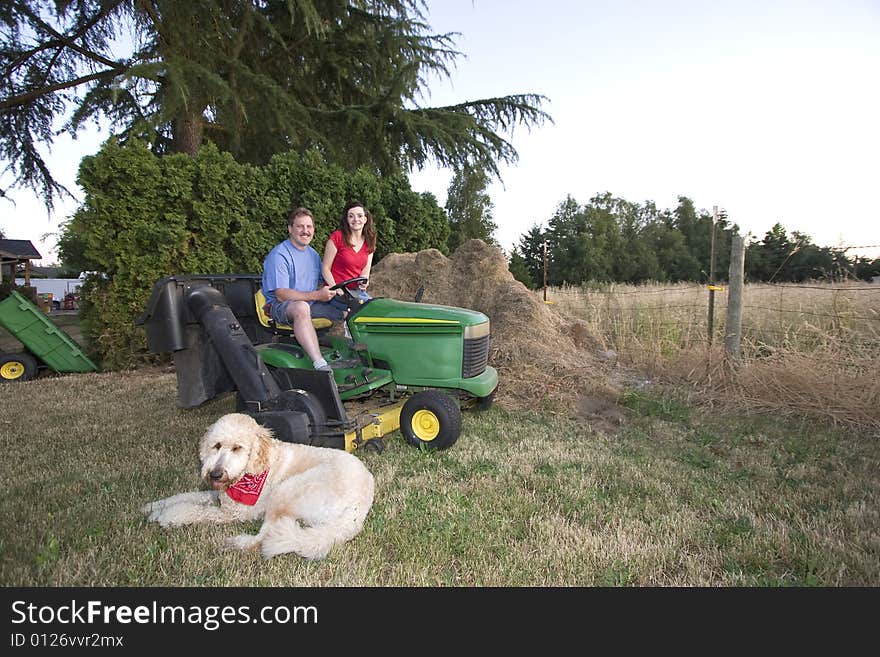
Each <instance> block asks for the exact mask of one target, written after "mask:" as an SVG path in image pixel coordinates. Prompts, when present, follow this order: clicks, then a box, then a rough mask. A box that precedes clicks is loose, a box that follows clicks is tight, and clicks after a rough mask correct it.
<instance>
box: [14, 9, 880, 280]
mask: <svg viewBox="0 0 880 657" xmlns="http://www.w3.org/2000/svg"><path fill="white" fill-rule="evenodd" d="M427 4H428V12H427V16H426V18H427V22H428V24H429V25H430V26H431V28H432V30H433V31H434V32H436V33H446V32H456V33H458V34H457V36H455V46H456V49H457V50H459V51H460V52H461V53H462V56H461V57H459V59H458V60H457V63H456V66H455V68H454V69H453V71H452V75H451V78H450V79H448V80H437V79H432V80H431V81H430V85H429V89H428V90H427V94H426V97H425V98H423V99H421V104H422V105H425V106H442V105H447V104H453V103H457V102H462V101H465V100H476V99H480V98H491V97H495V96H504V95H509V94H517V93H536V94H541V95H543V96H545V97H546V98H547V101H546V102H545V104H544V106H543V109H544V110H545V111H546V112H547V113H548V114H550V116H551V117H552V118H553V122H552V123H547V124H545V125H543V126H542V127H537V128H533V129H531V130H528V129H526V128H524V127H522V126H519V127H517V128H515V129H514V131H513V133H512V134H509V135H507V136H508V138H509V139H510V141H511V143H512V144H513V146H514V148H515V149H516V150H517V152H518V154H519V159H518V161H517V162H516V163H515V164H512V165H510V166H502V167H501V181H495V182H493V183H492V185H491V186H490V187H489V190H488V193H489V196H490V198H491V199H492V202H493V218H494V221H495V223H496V224H498V227H499V228H498V231H497V232H496V234H495V238H496V239H497V240H498V242H499V244H500V245H501V246H502V247H503V248H504V249H505V250H508V251H509V250H510V248H511V247H512V246H514V245H515V244H517V243H518V242H519V239H520V237H521V236H522V235H523V234H525V233H526V232H527V231H528V230H529V229H530V228H531V227H532V226H534V225H541V226H546V225H547V222H548V221H549V219H550V217H551V216H552V215H553V212H554V210H555V209H556V207H557V206H558V205H559V204H560V203H561V202H562V201H563V200H565V198H566V197H567V196H569V195H570V196H572V197H573V198H574V199H576V200H577V201H578V202H579V203H581V204H584V203H587V202H588V201H589V199H590V198H591V197H593V196H595V195H596V194H600V193H604V192H610V193H611V194H612V195H614V196H616V197H619V198H624V199H626V200H627V201H630V202H634V203H644V202H645V201H653V202H654V203H655V204H656V205H657V206H658V208H661V209H667V208H668V209H673V208H675V207H676V206H677V204H678V197H679V196H686V197H688V198H690V199H691V200H692V201H693V202H694V205H695V206H696V208H697V209H698V210H707V211H710V212H711V210H712V208H713V207H714V206H717V207H719V208H721V209H724V210H726V211H727V214H728V219H729V221H731V222H733V223H735V224H737V225H738V226H739V227H740V230H741V232H742V234H743V235H745V236H747V237H749V238H751V239H760V238H761V237H763V235H764V234H765V233H766V232H767V231H768V230H770V228H771V227H772V226H773V225H774V224H775V223H777V222H778V223H781V224H782V225H783V226H784V227H785V228H786V230H787V231H788V232H789V235H790V234H791V233H792V232H793V231H799V232H802V233H806V234H807V235H809V236H810V237H811V238H812V239H813V242H814V243H816V244H818V245H820V246H835V247H840V246H844V247H856V246H865V247H871V248H867V249H850V250H849V251H848V254H849V255H864V256H868V257H872V258H873V257H880V206H878V204H877V196H878V194H877V192H880V159H878V158H880V120H878V117H880V85H878V71H880V0H679V1H677V2H676V1H672V0H547V1H546V2H543V3H535V2H534V1H533V0H429V1H428V3H427ZM104 137H106V135H105V134H100V132H99V131H96V130H91V132H89V133H88V134H83V135H81V136H80V137H79V138H78V139H77V140H75V141H71V140H70V139H69V138H67V137H60V138H59V139H58V141H57V142H56V144H55V146H54V147H53V149H52V152H51V154H50V156H49V161H50V163H51V167H52V170H53V172H54V173H55V174H56V176H57V177H58V179H59V180H60V181H61V182H62V183H64V184H66V185H67V186H68V188H69V189H70V190H71V191H73V192H74V193H75V195H77V196H78V197H79V200H81V190H80V189H79V188H78V187H77V186H76V184H75V177H76V168H77V166H78V164H79V160H80V159H81V158H82V157H83V156H84V155H89V154H92V153H94V152H96V151H97V149H98V148H99V146H100V143H101V141H102V139H103V138H104ZM450 179H451V172H449V171H446V170H442V169H438V168H436V167H428V168H426V169H424V170H422V171H418V172H414V173H413V174H411V176H410V181H411V185H412V187H413V189H415V190H417V191H429V192H432V193H433V194H434V195H435V196H436V197H437V199H438V201H439V202H440V204H441V205H442V204H444V203H445V200H446V192H447V189H448V186H449V182H450ZM11 197H12V198H13V199H14V200H15V202H16V203H15V205H12V204H11V203H9V202H4V201H3V200H2V199H0V203H2V205H0V228H2V229H3V230H4V232H5V233H6V236H7V237H8V238H11V239H29V240H31V241H32V242H33V243H34V245H35V246H36V247H37V249H38V250H39V251H40V252H41V254H42V255H43V256H44V258H43V260H42V261H41V262H38V263H37V264H43V265H47V264H50V263H52V262H55V261H56V260H57V256H56V254H55V252H54V237H53V236H52V235H49V236H48V237H46V239H43V237H44V236H45V235H46V234H47V233H53V232H55V231H57V229H58V225H59V223H60V222H61V221H63V220H64V219H65V218H66V217H67V216H69V215H70V214H71V213H72V212H73V211H74V209H75V208H76V202H65V203H63V204H59V205H58V208H57V210H56V212H55V213H53V214H52V215H51V216H47V213H46V210H45V208H44V207H43V205H42V203H41V202H40V201H39V199H37V198H36V197H34V196H33V195H32V194H29V193H25V192H22V191H17V192H13V193H12V194H11Z"/></svg>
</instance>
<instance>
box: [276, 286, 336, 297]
mask: <svg viewBox="0 0 880 657" xmlns="http://www.w3.org/2000/svg"><path fill="white" fill-rule="evenodd" d="M335 296H336V292H334V291H332V290H331V289H330V288H329V287H327V286H322V287H319V288H318V289H317V290H312V291H311V292H300V291H299V290H291V289H290V288H289V287H277V288H275V298H276V299H277V300H278V301H330V299H332V298H333V297H335Z"/></svg>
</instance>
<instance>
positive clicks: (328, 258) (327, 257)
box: [321, 239, 336, 287]
mask: <svg viewBox="0 0 880 657" xmlns="http://www.w3.org/2000/svg"><path fill="white" fill-rule="evenodd" d="M335 259H336V245H335V244H334V243H333V240H332V239H328V240H327V244H326V245H325V246H324V259H323V260H322V261H321V275H322V276H323V277H324V282H325V283H327V285H329V286H330V287H333V286H334V285H336V281H334V280H333V274H331V273H330V268H331V267H332V266H333V261H334V260H335Z"/></svg>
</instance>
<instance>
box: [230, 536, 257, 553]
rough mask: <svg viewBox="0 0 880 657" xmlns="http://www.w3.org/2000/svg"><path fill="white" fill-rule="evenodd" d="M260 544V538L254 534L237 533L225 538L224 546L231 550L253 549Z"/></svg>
mask: <svg viewBox="0 0 880 657" xmlns="http://www.w3.org/2000/svg"><path fill="white" fill-rule="evenodd" d="M259 545H260V539H259V538H258V537H257V536H256V535H255V534H239V535H238V536H230V537H229V538H227V539H226V547H228V548H230V549H233V550H241V551H243V552H244V551H247V550H254V549H256V548H257V547H259Z"/></svg>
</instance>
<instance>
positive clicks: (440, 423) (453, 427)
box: [400, 390, 461, 450]
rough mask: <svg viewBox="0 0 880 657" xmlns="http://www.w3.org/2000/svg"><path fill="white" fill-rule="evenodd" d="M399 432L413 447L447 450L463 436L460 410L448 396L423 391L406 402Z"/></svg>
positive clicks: (401, 413)
mask: <svg viewBox="0 0 880 657" xmlns="http://www.w3.org/2000/svg"><path fill="white" fill-rule="evenodd" d="M400 432H401V433H402V434H403V437H404V438H405V439H406V442H408V443H409V444H410V445H412V446H413V447H427V448H430V449H436V450H441V449H448V448H450V447H452V446H453V445H454V444H455V441H456V440H458V437H459V435H461V410H460V409H459V407H458V404H457V403H456V402H455V400H453V399H452V398H451V397H450V396H449V395H446V394H443V393H442V392H438V391H437V390H422V391H421V392H417V393H416V394H414V395H413V396H412V397H410V398H409V399H407V400H406V403H404V405H403V408H402V409H401V411H400Z"/></svg>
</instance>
